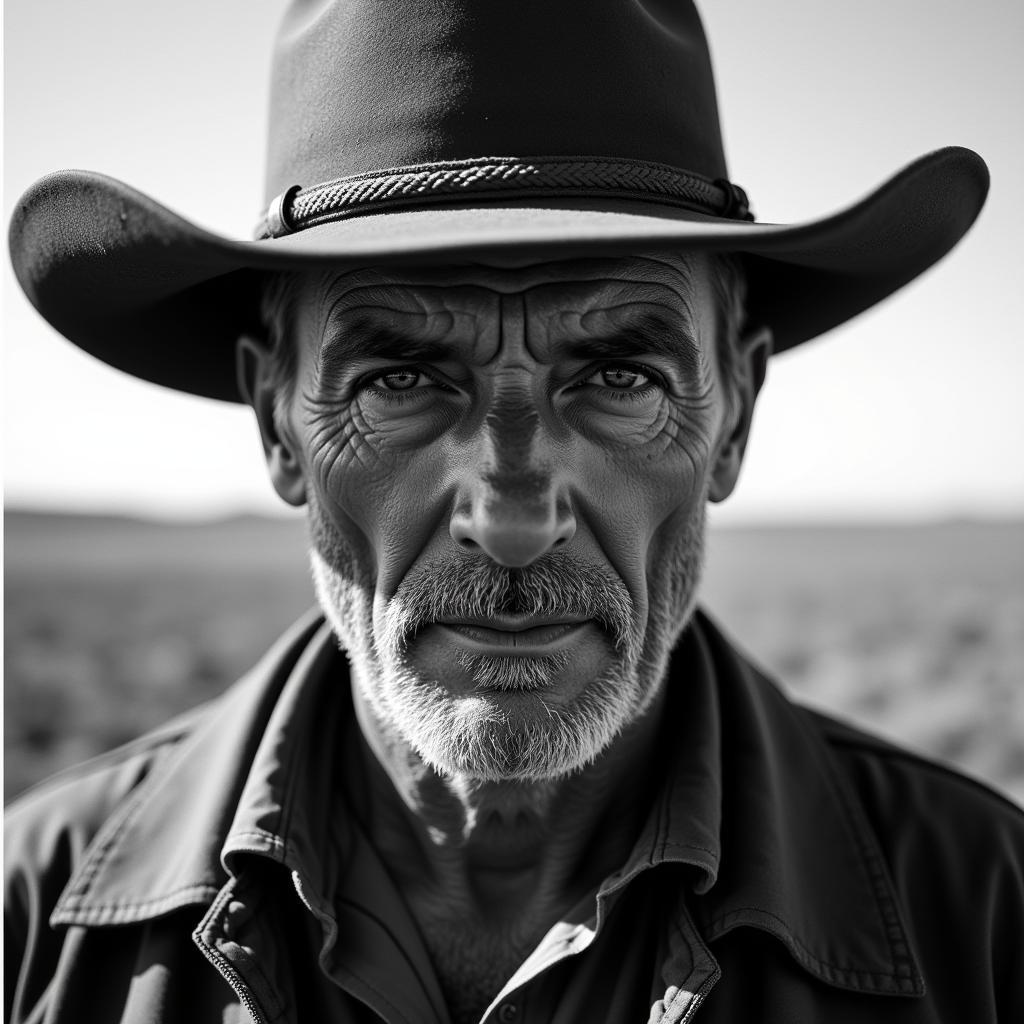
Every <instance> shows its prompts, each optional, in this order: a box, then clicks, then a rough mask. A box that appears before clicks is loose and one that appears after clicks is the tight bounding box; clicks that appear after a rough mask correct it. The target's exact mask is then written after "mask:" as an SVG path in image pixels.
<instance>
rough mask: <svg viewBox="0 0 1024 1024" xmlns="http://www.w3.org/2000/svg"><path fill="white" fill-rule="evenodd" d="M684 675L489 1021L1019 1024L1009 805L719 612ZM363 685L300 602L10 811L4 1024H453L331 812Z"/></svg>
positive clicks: (1023, 1007) (1019, 934)
mask: <svg viewBox="0 0 1024 1024" xmlns="http://www.w3.org/2000/svg"><path fill="white" fill-rule="evenodd" d="M670 672H671V676H670V684H669V685H670V688H671V692H670V698H669V703H668V710H667V712H666V718H665V722H664V731H663V736H662V744H661V750H660V752H658V753H657V754H652V756H658V757H660V758H662V759H663V766H664V770H663V771H662V772H660V777H661V778H663V779H664V785H663V787H662V790H661V792H659V793H657V794H652V795H650V797H649V799H650V803H651V811H650V814H649V816H648V820H647V824H646V826H645V828H644V830H643V832H642V833H641V835H640V836H639V837H638V838H637V842H636V844H635V846H634V850H633V853H632V855H631V856H630V858H629V860H628V861H627V863H626V864H624V865H623V866H622V868H621V869H620V870H619V871H617V872H615V873H613V874H612V875H611V876H609V877H608V878H606V879H605V881H604V883H603V884H602V885H601V887H600V889H599V890H598V893H597V896H596V899H595V900H593V901H590V902H589V903H588V905H587V906H586V907H584V908H583V909H582V910H581V911H580V912H579V913H578V914H576V915H567V919H566V920H564V921H561V922H559V923H557V924H556V925H555V926H554V927H553V928H552V930H551V932H550V933H549V934H548V936H547V937H546V938H545V939H544V940H543V942H542V943H541V944H540V946H538V948H537V950H536V951H535V952H534V953H533V954H532V955H531V956H530V957H529V958H528V959H527V961H526V962H525V963H524V964H523V966H522V967H521V968H520V970H519V971H517V972H516V975H515V976H514V977H513V978H512V979H511V980H510V982H509V984H508V985H506V987H505V989H504V990H503V992H502V993H501V995H500V997H499V998H498V999H496V1000H495V1002H494V1004H492V1007H491V1008H490V1010H489V1012H488V1014H487V1017H486V1019H487V1020H488V1021H494V1022H501V1024H507V1022H510V1021H515V1022H517V1024H528V1022H532V1021H537V1022H541V1021H544V1022H556V1024H568V1022H570V1021H573V1022H575V1021H611V1022H617V1024H618V1022H623V1024H627V1022H631V1021H636V1024H644V1022H645V1021H648V1020H650V1021H662V1022H665V1024H671V1022H677V1021H684V1020H690V1019H691V1018H693V1019H696V1020H697V1021H699V1022H706V1024H717V1022H725V1021H730V1022H732V1021H743V1022H744V1024H747V1022H751V1024H752V1022H779V1024H782V1022H786V1024H794V1022H803V1021H827V1022H829V1024H843V1022H847V1021H865V1020H870V1021H873V1022H878V1024H885V1022H925V1021H927V1022H938V1021H949V1022H951V1024H952V1022H956V1024H964V1022H971V1024H979V1022H985V1021H996V1020H998V1021H1004V1022H1008V1024H1009V1022H1013V1024H1017V1022H1020V1021H1024V878H1022V865H1024V815H1022V813H1021V812H1020V811H1019V810H1018V809H1017V808H1015V807H1014V806H1013V805H1011V804H1010V803H1009V802H1008V801H1006V800H1004V799H1002V798H1001V797H999V796H997V795H996V794H994V793H993V792H991V791H990V790H989V789H987V788H986V787H984V786H981V785H979V784H977V783H975V782H972V781H970V780H968V779H966V778H964V777H963V776H961V775H959V774H957V773H956V772H953V771H950V770H949V769H947V768H943V767H941V766H939V765H937V764H934V763H932V762H930V761H927V760H924V759H922V758H920V757H916V756H914V755H912V754H909V753H907V752H906V751H904V750H901V749H899V748H896V747H894V746H891V745H890V744H887V743H885V742H882V741H881V740H878V739H876V738H874V737H871V736H868V735H865V734H864V733H862V732H859V731H856V730H854V729H852V728H850V727H848V726H846V725H843V724H840V723H838V722H836V721H833V720H831V719H828V718H826V717H823V716H821V715H818V714H815V713H812V712H810V711H808V710H806V709H803V708H800V707H797V706H795V705H794V704H792V703H791V702H790V701H789V700H787V699H786V698H785V697H784V696H783V695H782V694H781V693H780V691H779V690H778V689H777V688H776V687H775V686H774V685H773V684H772V683H771V682H770V681H768V680H766V679H765V678H764V677H763V676H762V675H761V674H760V673H759V672H757V670H756V669H754V668H752V667H751V666H750V665H749V664H748V663H747V662H746V661H744V660H743V659H742V658H741V657H740V656H739V655H738V654H737V653H736V652H735V651H734V650H733V648H732V647H730V645H729V644H728V643H727V642H726V641H725V640H724V639H723V638H722V636H721V635H720V634H719V633H718V632H717V631H716V630H715V628H714V627H713V626H712V625H711V624H710V623H709V622H708V621H707V620H706V618H704V617H703V616H700V615H698V616H697V618H696V619H695V621H694V623H693V625H692V626H691V627H690V628H689V629H688V630H687V632H686V634H685V635H684V638H683V640H682V641H681V643H680V646H679V648H678V650H677V652H676V654H675V656H674V658H673V662H672V667H671V669H670ZM346 680H347V674H346V666H345V662H344V659H343V657H342V656H341V655H340V654H339V652H338V651H337V650H336V648H335V645H334V643H333V641H332V638H331V637H330V634H329V632H328V630H327V628H326V627H325V626H323V624H322V622H321V621H320V620H319V619H315V620H314V619H308V620H306V621H304V622H302V623H300V624H299V625H298V626H297V627H295V628H294V629H293V630H292V631H291V632H290V634H288V635H287V636H286V637H285V638H283V639H282V640H281V641H280V642H279V643H278V644H277V645H276V646H275V648H274V649H273V650H271V652H270V653H269V654H268V655H267V657H266V658H265V659H264V661H263V662H262V663H261V664H260V665H259V666H257V668H256V669H254V670H253V671H252V672H251V673H250V674H249V675H248V676H247V677H245V678H244V679H243V680H241V681H240V682H239V683H238V684H237V685H236V686H234V687H233V688H232V689H231V690H229V691H228V692H227V693H225V694H224V696H223V697H222V698H220V699H219V700H217V701H215V702H214V703H213V704H211V705H209V706H207V707H204V708H202V709H200V710H199V711H197V712H194V713H192V714H190V715H188V716H186V717H185V718H183V719H181V720H179V721H177V722H175V723H172V724H171V725H168V726H166V727H164V728H162V729H160V730H158V731H156V732H154V733H152V734H150V735H149V736H147V737H145V738H143V739H141V740H139V741H138V742H136V743H133V744H131V745H129V746H127V747H125V748H123V749H121V750H118V751H116V752H114V753H112V754H109V755H106V756H104V757H102V758H100V759H98V760H96V761H93V762H92V763H90V764H88V765H85V766H84V767H81V768H77V769H75V770H73V771H70V772H67V773H65V774H63V775H60V776H58V777H56V778H55V779H53V780H51V781H49V782H47V783H45V784H44V785H42V786H41V787H38V788H36V789H35V790H34V791H32V792H30V793H29V794H28V795H26V796H25V797H23V798H22V799H21V800H20V801H19V802H18V803H17V804H16V805H15V806H14V808H13V809H12V810H11V812H10V816H9V820H8V824H7V831H6V840H7V854H6V864H5V867H6V874H7V927H6V956H7V967H6V971H7V974H6V985H7V1003H6V1005H7V1016H8V1019H9V1020H10V1021H12V1022H20V1021H32V1022H52V1024H56V1022H72V1021H73V1022H75V1024H88V1022H91V1021H97V1022H99V1021H103V1022H111V1021H126V1022H127V1021H132V1022H147V1024H156V1022H163V1021H168V1022H169V1021H182V1022H189V1024H203V1022H213V1021H217V1022H229V1021H248V1020H249V1019H250V1018H254V1019H256V1020H257V1021H268V1022H269V1021H273V1022H278V1021H280V1022H285V1021H316V1022H320V1021H325V1022H326V1021H332V1022H353V1024H354V1022H364V1021H371V1020H372V1021H376V1020H379V1019H383V1020H385V1021H388V1022H390V1024H400V1022H404V1024H445V1022H446V1021H447V1011H446V1009H445V1007H444V1003H443V999H442V998H441V996H440V990H439V987H438V983H437V981H436V978H435V977H434V975H433V972H432V969H431V967H430V962H429V958H428V957H427V956H426V953H425V950H424V945H423V943H422V941H421V940H420V939H419V936H418V934H417V932H416V929H415V926H414V925H413V924H412V922H411V920H410V918H409V915H408V913H407V912H406V911H405V908H404V906H403V904H402V901H401V898H400V897H399V895H398V893H397V891H396V890H395V888H394V886H393V884H392V883H391V880H390V878H389V876H388V873H387V871H386V869H385V868H384V867H383V865H382V864H381V863H380V861H379V860H378V859H377V857H376V853H375V851H374V850H373V849H372V847H371V846H370V844H369V843H368V842H367V841H366V839H365V836H364V834H363V833H362V831H361V829H360V827H359V823H358V820H357V816H356V815H355V814H351V813H348V812H347V808H348V807H349V805H348V804H346V803H345V802H344V801H342V800H340V799H339V793H340V792H342V791H344V790H345V788H346V786H345V783H346V781H347V782H348V783H349V785H351V783H352V780H351V778H347V780H346V777H342V776H343V773H344V771H345V769H344V767H343V766H344V764H345V763H346V762H345V761H344V759H341V758H339V754H338V751H339V749H340V748H341V747H342V746H343V745H344V744H345V742H346V737H349V742H350V740H351V735H352V732H351V729H352V725H351V717H352V715H351V705H350V703H349V702H348V696H347V681H346ZM641 797H642V795H639V794H638V798H641Z"/></svg>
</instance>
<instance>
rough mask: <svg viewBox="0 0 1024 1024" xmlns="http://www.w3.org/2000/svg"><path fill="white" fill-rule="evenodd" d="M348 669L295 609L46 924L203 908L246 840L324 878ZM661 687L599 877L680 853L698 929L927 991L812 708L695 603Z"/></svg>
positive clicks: (883, 987) (329, 641) (888, 986)
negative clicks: (655, 791)
mask: <svg viewBox="0 0 1024 1024" xmlns="http://www.w3.org/2000/svg"><path fill="white" fill-rule="evenodd" d="M344 673H345V665H344V661H343V659H342V658H341V656H340V655H339V654H338V652H337V649H336V646H335V642H334V639H333V637H332V635H331V633H330V630H329V628H328V627H327V626H326V625H324V624H323V620H322V619H321V618H320V617H319V616H317V615H312V614H311V615H309V616H307V617H306V618H305V619H303V620H302V621H301V622H299V623H298V624H297V625H296V626H295V627H294V628H293V629H292V630H291V631H289V633H288V634H286V635H285V637H283V638H282V640H281V641H280V642H279V643H278V644H277V645H275V647H274V648H273V649H272V650H271V651H270V652H269V653H268V655H267V656H266V657H265V658H264V659H263V661H262V662H261V663H260V664H259V665H258V666H257V667H256V668H255V669H254V670H253V671H252V672H251V673H250V674H249V675H248V676H246V677H245V678H243V679H242V680H241V681H240V682H239V683H238V684H237V685H236V686H235V687H233V688H232V689H231V690H230V691H228V693H227V694H225V696H224V697H223V698H221V699H220V700H219V701H218V702H216V703H215V704H214V705H213V706H212V707H211V709H210V710H209V712H208V713H207V714H206V715H205V717H203V718H202V719H201V721H200V724H199V725H198V726H197V727H196V728H195V729H194V730H193V731H192V732H191V733H190V734H189V735H187V737H186V738H185V739H183V740H181V741H180V742H178V743H177V745H176V746H175V747H174V748H173V749H172V750H170V751H169V752H168V753H167V754H166V756H165V757H164V758H163V759H162V760H161V761H160V762H159V764H158V765H157V766H156V767H155V768H154V769H153V771H152V772H151V774H150V775H149V776H148V777H147V778H146V780H145V781H144V782H143V783H142V784H141V785H140V786H139V787H138V788H137V789H136V790H135V792H134V793H133V794H132V796H131V797H129V798H128V799H127V800H126V801H125V802H124V803H123V804H122V805H121V807H120V808H119V809H118V811H117V812H116V813H115V814H114V815H112V816H111V818H110V819H109V820H108V822H107V824H106V825H105V826H104V828H103V829H102V830H101V831H100V833H98V834H97V836H96V839H95V840H94V841H93V843H92V844H91V845H90V847H89V849H88V851H87V852H86V855H85V857H84V859H83V861H82V863H81V865H80V867H79V868H78V870H77V871H76V873H75V875H74V876H73V877H72V879H71V881H70V882H69V884H68V885H67V887H66V889H65V891H64V893H63V895H62V897H61V899H60V901H59V903H58V905H57V908H56V910H55V911H54V913H53V916H52V918H51V922H52V923H53V924H55V925H70V924H79V925H91V926H101V925H117V924H130V923H135V922H139V921H144V920H149V919H151V918H153V917H156V916H158V915H161V914H165V913H168V912H169V911H171V910H175V909H178V908H181V907H184V906H187V905H190V904H200V905H208V904H209V903H210V902H211V901H212V900H213V898H214V897H215V896H216V894H217V893H218V892H219V891H220V889H221V887H222V886H223V884H224V883H225V881H226V880H227V879H228V877H229V875H230V874H231V873H233V872H234V871H236V870H237V869H238V865H239V863H240V858H242V856H243V855H244V854H259V855H263V856H265V857H269V858H271V859H273V860H275V861H277V862H279V863H281V864H283V865H286V866H287V867H288V868H289V869H290V870H292V871H298V872H299V873H300V874H301V875H303V876H305V877H307V878H311V879H314V880H317V881H322V882H323V884H324V886H325V889H326V888H329V882H328V880H327V878H326V877H325V874H326V873H330V872H331V867H330V865H328V864H325V863H323V861H322V858H321V857H320V855H319V851H321V850H325V849H328V848H329V844H328V840H327V835H326V829H327V828H328V821H329V818H330V815H329V814H328V813H327V812H328V810H329V808H330V807H331V806H332V804H331V797H332V787H333V786H334V785H335V784H336V781H337V780H336V778H335V777H334V775H333V771H332V770H331V769H330V768H328V769H327V770H325V767H326V766H332V765H336V764H337V763H338V760H337V755H336V750H335V749H334V748H333V747H332V745H333V744H336V743H337V742H339V738H340V732H339V731H338V730H340V729H341V728H342V722H341V716H339V714H335V713H331V712H333V711H339V710H340V711H342V713H343V711H344V707H345V704H344V703H343V701H345V700H347V692H346V690H347V687H346V683H345V679H344V678H343V674H344ZM670 686H671V695H670V698H669V702H668V705H667V711H666V714H667V716H668V719H667V721H666V729H665V732H664V739H665V744H666V756H667V759H668V760H667V775H666V785H665V788H664V791H663V793H662V796H661V798H660V799H659V801H657V803H656V806H655V810H654V811H653V812H652V814H651V816H650V818H649V820H648V823H647V826H646V828H645V830H644V832H643V833H642V835H641V837H640V839H639V840H638V842H637V844H636V846H635V848H634V853H633V855H632V856H631V858H630V859H629V861H628V862H627V864H626V865H625V866H624V867H623V869H622V870H620V871H619V872H618V873H617V874H616V875H614V876H612V878H610V879H608V880H607V881H606V885H605V888H609V887H610V888H615V889H618V888H621V887H623V886H625V885H626V884H627V883H628V881H629V880H630V879H631V878H632V877H634V876H635V875H636V874H638V873H639V872H640V871H643V870H646V869H648V868H652V867H657V866H659V865H663V864H685V865H687V866H688V867H689V868H690V869H692V870H693V875H692V888H693V890H694V893H695V894H696V895H695V898H694V900H693V901H692V902H691V903H690V906H691V908H692V910H693V911H694V913H695V914H697V915H698V917H699V919H700V922H701V925H702V928H701V930H702V932H703V933H704V935H705V938H706V939H707V940H708V941H710V942H714V940H715V939H716V938H718V937H720V936H721V935H724V934H725V933H727V932H729V931H732V930H733V929H735V928H738V927H743V926H748V927H754V928H758V929H761V930H764V931H767V932H769V933H771V934H772V935H774V936H776V937H777V938H778V939H779V940H780V941H782V942H783V943H784V944H785V945H786V947H787V948H788V949H789V952H790V953H791V954H792V956H793V958H794V959H795V960H796V962H797V963H799V964H800V965H801V966H802V967H803V968H804V969H806V970H807V971H809V972H810V973H811V974H813V975H815V976H816V977H818V978H820V979H821V980H823V981H825V982H827V983H829V984H832V985H837V986H840V987H843V988H847V989H852V990H854V991H861V992H866V993H878V994H891V995H917V994H920V993H921V992H922V991H923V983H922V981H921V975H920V971H919V970H918V967H917V965H916V963H915V961H914V957H913V954H912V952H911V950H910V944H909V940H908V938H907V935H906V929H905V928H904V926H903V923H902V919H901V914H900V910H899V907H898V905H897V901H896V899H895V896H894V891H893V885H892V883H891V880H890V879H889V876H888V872H887V869H886V867H885V864H884V862H883V859H882V856H881V853H880V850H879V848H878V843H877V840H876V839H875V837H874V835H873V834H872V832H871V830H870V827H869V825H868V823H867V821H866V818H865V815H864V812H863V810H862V809H861V807H860V804H859V801H858V798H857V796H856V793H855V792H854V791H853V789H852V787H851V785H850V783H849V781H848V780H846V779H845V778H844V777H843V776H842V775H841V774H840V773H839V771H838V768H837V766H836V764H835V762H834V761H833V759H832V756H831V754H830V752H829V750H828V748H827V746H826V744H825V742H824V740H823V739H822V738H821V736H820V734H819V733H818V732H817V731H815V729H814V727H813V725H812V724H811V721H810V719H809V716H808V715H807V714H806V712H803V711H802V710H801V709H799V708H797V707H795V706H794V705H792V704H791V703H790V702H789V701H788V700H787V699H786V698H785V697H784V696H783V695H782V694H781V693H780V692H779V691H778V690H777V689H776V687H775V686H774V684H773V683H771V682H770V681H769V680H767V679H765V678H764V677H763V676H762V675H760V673H758V672H757V670H756V669H754V668H753V667H752V666H750V665H749V664H748V663H747V662H746V661H745V660H743V659H742V658H741V657H740V656H739V655H738V654H737V653H736V651H735V650H734V649H733V648H732V647H731V646H730V645H729V643H728V642H727V641H726V640H725V639H724V638H723V637H722V635H721V634H720V633H719V632H718V631H717V630H716V629H715V627H714V626H713V625H712V624H711V623H710V622H709V621H708V620H707V618H706V617H705V616H703V615H702V614H700V613H698V615H697V616H696V617H695V619H694V622H693V624H692V625H691V627H690V628H689V629H687V631H686V633H685V634H684V637H683V639H682V640H681V642H680V645H679V647H678V649H677V651H676V652H675V654H674V656H673V659H672V664H671V667H670ZM339 704H340V705H341V706H340V708H339ZM185 793H187V794H189V795H190V798H189V799H188V800H185V799H182V794H185Z"/></svg>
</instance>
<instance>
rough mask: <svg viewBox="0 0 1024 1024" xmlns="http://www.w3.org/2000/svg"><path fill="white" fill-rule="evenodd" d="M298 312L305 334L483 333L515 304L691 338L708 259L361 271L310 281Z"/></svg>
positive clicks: (542, 315)
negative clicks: (643, 323)
mask: <svg viewBox="0 0 1024 1024" xmlns="http://www.w3.org/2000/svg"><path fill="white" fill-rule="evenodd" d="M298 302H299V314H300V316H301V318H302V319H303V320H304V321H305V322H306V324H307V325H308V326H309V327H311V328H313V329H312V330H311V331H309V332H305V331H304V332H303V333H304V334H305V335H306V337H308V338H310V339H311V340H312V339H313V338H323V337H324V336H325V334H330V333H331V332H332V330H337V329H345V328H351V327H355V326H360V327H366V326H368V325H377V324H379V325H380V326H382V327H389V328H392V329H395V330H398V331H402V332H412V333H415V334H420V333H427V334H431V335H435V336H436V335H442V334H451V333H456V334H457V333H462V332H463V331H465V332H468V333H473V332H479V331H480V330H481V329H482V327H483V326H484V325H485V324H487V323H488V322H491V323H493V322H494V321H495V320H496V319H497V318H498V317H499V316H500V313H501V310H502V308H503V307H507V306H509V305H510V304H516V305H517V306H518V308H519V309H521V311H522V314H523V315H524V316H525V317H527V318H528V319H529V321H530V323H531V325H532V326H533V328H534V329H535V330H536V331H538V332H539V333H541V334H543V333H544V332H545V331H549V332H551V331H553V332H558V333H570V334H586V333H590V332H591V331H605V330H607V328H608V326H609V325H611V326H614V325H615V324H616V323H620V322H627V321H630V320H632V319H636V320H639V319H650V318H652V317H653V318H656V319H657V320H659V321H662V322H665V323H666V324H671V325H677V326H679V327H681V328H682V329H684V330H685V331H686V333H687V334H689V335H691V336H700V335H704V334H710V332H708V331H706V330H704V329H703V328H704V327H706V326H707V325H708V323H709V321H710V319H711V318H712V316H713V301H712V288H711V286H710V281H709V268H708V261H707V259H706V258H704V257H701V256H698V255H696V254H694V255H672V254H668V255H656V256H631V257H623V258H614V259H583V260H560V261H555V262H544V263H529V264H524V265H519V266H516V265H505V266H498V265H494V264H466V265H451V266H437V267H410V268H402V267H398V268H396V267H388V268H366V269H359V270H349V271H344V272H330V273H324V274H320V275H318V276H316V277H310V278H307V279H306V280H305V281H304V282H303V285H302V287H301V290H300V294H299V297H298Z"/></svg>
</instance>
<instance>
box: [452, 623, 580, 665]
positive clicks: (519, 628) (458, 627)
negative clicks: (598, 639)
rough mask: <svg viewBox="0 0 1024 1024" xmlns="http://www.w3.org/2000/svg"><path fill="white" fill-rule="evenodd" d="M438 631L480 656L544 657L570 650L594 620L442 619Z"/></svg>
mask: <svg viewBox="0 0 1024 1024" xmlns="http://www.w3.org/2000/svg"><path fill="white" fill-rule="evenodd" d="M434 626H435V628H437V629H439V630H440V631H442V632H443V633H445V634H447V635H448V636H449V637H450V638H451V639H452V640H454V641H456V642H457V643H459V644H460V645H462V646H463V647H467V648H469V649H470V650H472V651H473V652H474V653H477V654H490V655H496V656H499V657H505V658H508V657H513V658H515V657H543V656H545V655H551V654H554V653H556V652H558V651H561V650H565V649H566V648H567V647H571V646H572V644H573V643H575V642H576V641H577V640H578V639H579V638H580V636H581V635H582V634H583V633H584V632H585V631H586V630H587V629H590V628H596V624H595V623H594V622H593V620H591V619H579V618H574V617H568V618H558V619H546V618H545V619H538V618H535V617H528V616H512V615H508V616H501V615H499V616H496V617H494V618H489V619H468V620H466V619H461V620H448V619H442V620H439V621H438V622H435V623H434Z"/></svg>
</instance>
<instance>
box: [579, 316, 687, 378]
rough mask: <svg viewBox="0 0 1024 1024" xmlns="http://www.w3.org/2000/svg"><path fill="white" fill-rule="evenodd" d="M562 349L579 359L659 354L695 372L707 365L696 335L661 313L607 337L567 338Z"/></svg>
mask: <svg viewBox="0 0 1024 1024" xmlns="http://www.w3.org/2000/svg"><path fill="white" fill-rule="evenodd" d="M559 347H560V348H564V350H565V351H566V352H567V353H568V354H569V355H571V356H573V357H574V358H577V359H608V358H622V357H625V356H645V355H658V356H664V357H665V358H666V359H671V360H672V361H673V362H675V363H677V364H678V365H679V366H680V367H681V368H682V369H684V370H687V371H691V372H694V373H699V372H700V371H701V369H702V368H703V366H704V353H703V351H702V349H701V347H700V344H699V343H698V342H697V339H696V338H695V337H694V335H693V333H692V332H691V331H690V330H689V329H688V328H687V327H686V326H685V325H684V323H683V322H681V321H679V320H677V319H675V318H674V317H673V318H670V317H666V316H662V315H660V314H658V313H644V314H642V315H640V316H639V317H637V318H636V319H635V320H633V322H632V323H627V324H623V325H621V326H618V325H617V326H615V327H614V328H613V329H612V330H610V331H608V332H607V333H605V334H599V335H592V336H590V337H586V338H573V339H566V340H565V341H563V342H561V343H560V345H559Z"/></svg>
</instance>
